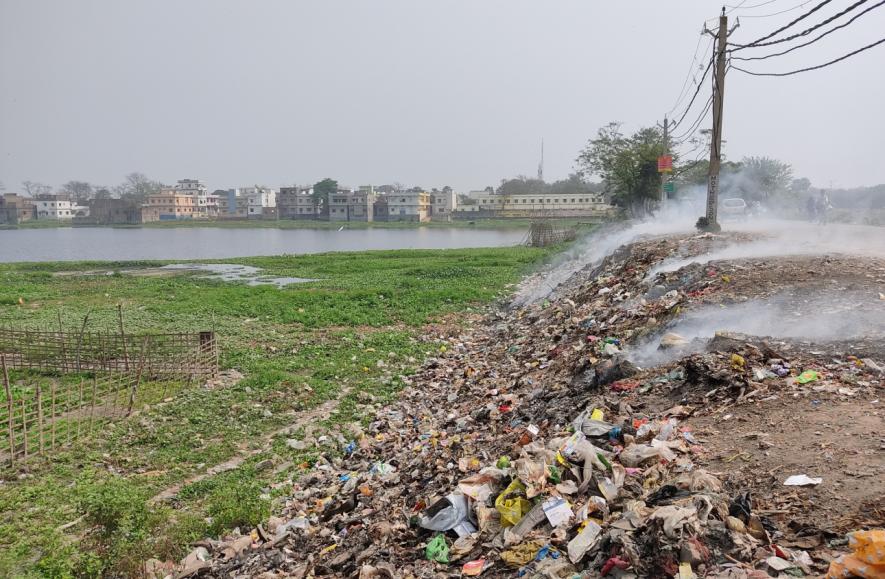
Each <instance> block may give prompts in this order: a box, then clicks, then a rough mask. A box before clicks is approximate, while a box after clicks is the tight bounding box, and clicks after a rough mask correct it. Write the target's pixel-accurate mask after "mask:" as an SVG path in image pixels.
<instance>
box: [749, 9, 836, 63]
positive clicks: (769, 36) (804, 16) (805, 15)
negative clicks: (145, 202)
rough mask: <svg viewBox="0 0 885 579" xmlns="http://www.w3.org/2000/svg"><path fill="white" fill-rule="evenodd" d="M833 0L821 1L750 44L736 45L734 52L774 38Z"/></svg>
mask: <svg viewBox="0 0 885 579" xmlns="http://www.w3.org/2000/svg"><path fill="white" fill-rule="evenodd" d="M832 1H833V0H823V2H821V3H820V4H818V5H817V6H815V7H814V8H812V9H811V10H809V11H808V12H806V13H805V14H802V15H801V16H799V17H798V18H796V19H795V20H793V21H791V22H789V23H787V24H785V25H784V26H781V27H780V28H778V29H777V30H775V31H774V32H772V33H770V34H767V35H765V36H763V37H762V38H757V39H756V40H754V41H753V42H751V43H749V44H738V45H736V46H738V48H735V49H733V50H732V52H733V51H735V50H740V49H742V48H749V47H751V46H758V45H759V43H760V42H764V41H766V40H768V39H769V38H772V37H773V36H777V35H778V34H780V33H781V32H783V31H784V30H786V29H787V28H789V27H791V26H793V25H794V24H796V23H798V22H800V21H802V20H804V19H806V18H808V17H809V16H811V15H812V14H814V13H815V12H817V11H818V10H820V9H821V8H823V7H824V6H826V5H827V4H829V3H830V2H832Z"/></svg>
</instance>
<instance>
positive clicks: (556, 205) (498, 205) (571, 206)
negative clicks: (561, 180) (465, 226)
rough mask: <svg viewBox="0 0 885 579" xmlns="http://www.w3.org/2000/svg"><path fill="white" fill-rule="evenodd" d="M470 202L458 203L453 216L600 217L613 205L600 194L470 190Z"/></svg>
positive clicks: (610, 211)
mask: <svg viewBox="0 0 885 579" xmlns="http://www.w3.org/2000/svg"><path fill="white" fill-rule="evenodd" d="M469 198H470V201H471V203H470V204H466V203H464V204H460V205H459V206H458V207H457V208H456V209H455V211H454V215H455V216H456V217H459V216H460V217H467V218H471V219H472V218H475V217H504V218H519V217H538V216H544V217H603V216H606V215H609V214H610V213H612V211H613V210H614V208H613V207H612V206H611V205H609V204H607V203H606V202H605V199H604V198H603V195H602V194H601V193H558V194H531V193H525V194H519V195H500V194H497V193H489V192H488V191H471V192H470V194H469Z"/></svg>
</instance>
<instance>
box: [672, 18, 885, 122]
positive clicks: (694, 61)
mask: <svg viewBox="0 0 885 579" xmlns="http://www.w3.org/2000/svg"><path fill="white" fill-rule="evenodd" d="M883 1H885V0H883ZM703 39H704V35H703V34H699V35H698V43H697V44H696V45H695V47H694V56H692V57H691V64H690V65H689V67H688V73H687V74H686V75H685V80H684V81H682V90H680V91H679V96H678V97H676V103H675V104H673V108H671V109H670V110H669V111H667V114H670V113H672V112H673V111H675V110H676V107H678V106H679V104H680V103H681V102H682V99H683V98H684V97H685V95H687V94H688V91H687V90H686V89H687V88H688V79H690V78H691V73H692V71H694V69H695V68H694V67H695V65H696V64H697V62H698V49H699V48H700V47H701V40H703Z"/></svg>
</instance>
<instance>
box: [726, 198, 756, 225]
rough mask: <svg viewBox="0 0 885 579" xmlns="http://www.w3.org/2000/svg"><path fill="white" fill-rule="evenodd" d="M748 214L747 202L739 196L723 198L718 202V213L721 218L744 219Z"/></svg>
mask: <svg viewBox="0 0 885 579" xmlns="http://www.w3.org/2000/svg"><path fill="white" fill-rule="evenodd" d="M748 214H749V211H748V209H747V202H746V201H744V200H743V199H741V198H740V197H732V198H731V199H723V200H722V202H721V203H720V204H719V215H720V216H721V217H722V219H723V220H728V219H746V218H747V215H748Z"/></svg>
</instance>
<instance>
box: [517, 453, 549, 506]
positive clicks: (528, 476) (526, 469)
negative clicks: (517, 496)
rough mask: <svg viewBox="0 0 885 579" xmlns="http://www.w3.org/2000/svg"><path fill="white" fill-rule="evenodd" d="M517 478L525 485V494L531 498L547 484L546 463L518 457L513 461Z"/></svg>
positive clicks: (539, 492)
mask: <svg viewBox="0 0 885 579" xmlns="http://www.w3.org/2000/svg"><path fill="white" fill-rule="evenodd" d="M513 466H515V467H516V473H517V475H518V476H519V480H520V481H521V482H522V484H524V485H525V489H526V491H525V496H526V497H528V498H532V497H534V496H537V495H539V494H541V492H542V491H543V490H544V487H545V486H546V485H547V465H546V464H544V461H543V460H532V459H530V458H520V459H519V460H517V461H515V462H514V463H513Z"/></svg>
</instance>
